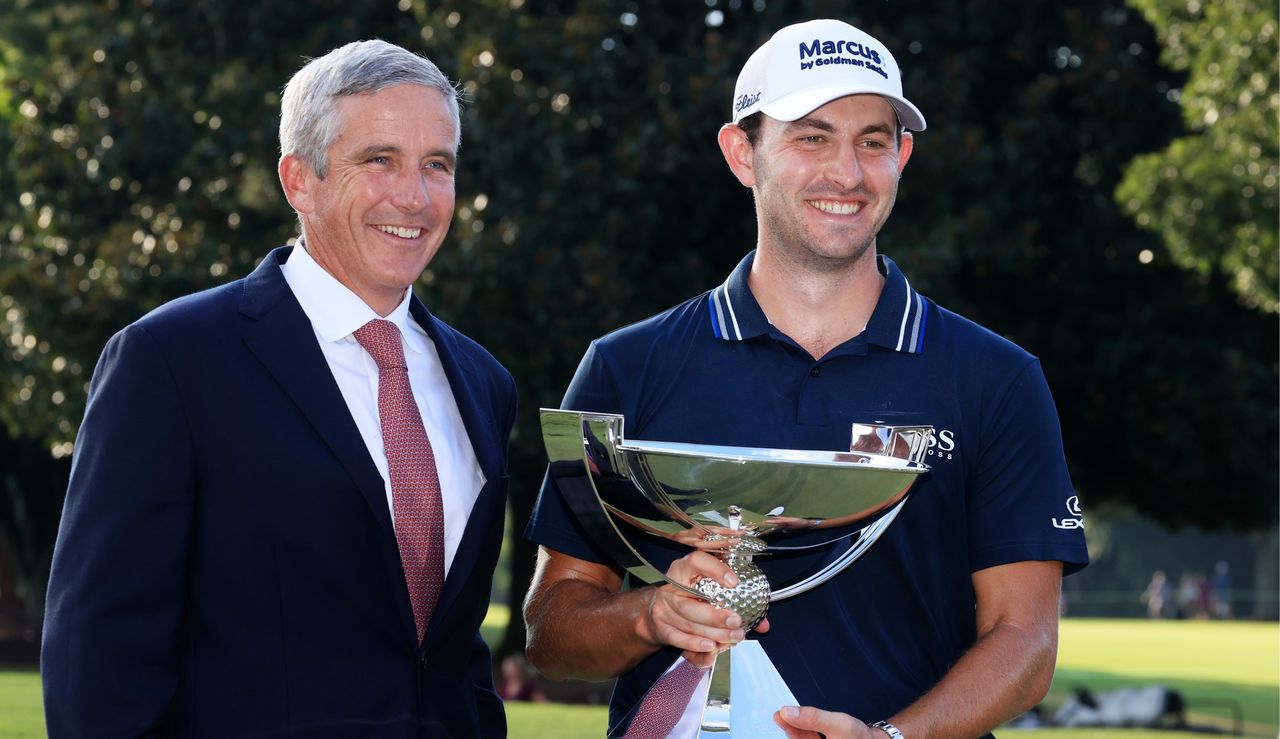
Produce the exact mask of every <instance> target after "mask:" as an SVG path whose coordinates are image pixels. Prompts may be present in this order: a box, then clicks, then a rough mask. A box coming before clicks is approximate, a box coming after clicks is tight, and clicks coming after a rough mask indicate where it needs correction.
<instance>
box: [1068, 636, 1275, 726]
mask: <svg viewBox="0 0 1280 739" xmlns="http://www.w3.org/2000/svg"><path fill="white" fill-rule="evenodd" d="M1150 684H1158V685H1166V686H1168V687H1172V688H1176V689H1177V690H1179V691H1181V692H1182V694H1183V696H1184V697H1185V698H1186V699H1187V704H1188V715H1189V718H1190V720H1191V723H1193V724H1199V725H1208V726H1218V727H1220V728H1230V727H1231V726H1232V723H1231V711H1230V709H1229V708H1226V707H1220V705H1214V704H1221V703H1222V702H1224V701H1230V702H1235V703H1238V704H1239V705H1240V707H1241V708H1242V709H1243V712H1244V717H1245V731H1246V733H1248V734H1250V735H1256V736H1276V733H1277V730H1280V625H1278V624H1275V623H1253V622H1240V621H1232V622H1220V621H1192V622H1187V621H1142V620H1131V619H1130V620H1126V619H1066V620H1064V621H1063V622H1062V627H1061V629H1060V632H1059V647H1058V669H1057V671H1056V672H1055V674H1054V679H1053V687H1052V688H1051V689H1050V695H1049V698H1048V699H1047V700H1046V703H1047V704H1049V705H1055V706H1056V705H1057V704H1058V703H1059V702H1060V701H1061V700H1062V699H1063V698H1064V697H1065V696H1066V695H1067V694H1068V693H1069V692H1070V690H1071V688H1073V687H1075V686H1087V687H1088V688H1090V689H1091V690H1095V691H1096V690H1109V689H1114V688H1119V687H1134V686H1140V685H1150ZM1166 735H1167V734H1166ZM1054 736H1057V734H1055V735H1054ZM1125 736H1129V735H1128V734H1126V735H1125Z"/></svg>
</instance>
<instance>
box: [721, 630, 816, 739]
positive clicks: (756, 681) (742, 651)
mask: <svg viewBox="0 0 1280 739" xmlns="http://www.w3.org/2000/svg"><path fill="white" fill-rule="evenodd" d="M794 705H798V704H797V703H796V698H795V696H794V695H793V694H792V693H791V689H790V688H788V687H787V684H786V683H785V682H783V680H782V675H779V674H778V669H777V668H776V667H774V666H773V662H772V661H770V660H769V655H767V654H765V651H764V647H762V646H760V642H758V641H755V640H752V639H748V640H747V641H744V642H740V643H739V644H737V645H735V646H734V647H732V648H731V649H728V650H726V651H724V652H721V653H720V654H719V655H717V656H716V662H715V666H713V667H712V669H711V688H710V689H709V690H708V691H707V700H706V707H705V708H704V709H703V712H702V726H701V728H700V730H699V731H698V738H699V739H727V738H729V737H739V738H740V739H744V738H746V737H752V738H753V739H754V738H755V737H760V738H761V739H766V738H767V739H772V738H773V737H777V738H778V739H786V732H784V731H783V730H782V728H781V727H779V726H778V725H777V724H776V723H774V721H773V714H774V713H775V712H777V710H778V709H779V708H782V707H783V706H794Z"/></svg>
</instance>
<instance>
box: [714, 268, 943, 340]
mask: <svg viewBox="0 0 1280 739" xmlns="http://www.w3.org/2000/svg"><path fill="white" fill-rule="evenodd" d="M755 256H756V253H755V251H754V250H752V251H751V252H750V253H748V254H747V255H746V256H745V257H743V258H742V261H741V262H738V266H737V267H734V269H733V272H730V273H729V278H728V279H727V280H725V281H724V282H723V283H722V284H720V285H719V286H717V287H716V288H715V289H713V290H712V291H711V292H710V293H708V295H707V310H708V314H709V316H710V321H711V330H712V332H713V333H714V334H715V337H716V338H717V339H720V340H722V341H745V340H746V339H750V338H754V337H756V336H762V335H764V334H767V333H768V332H769V319H768V317H766V316H765V314H764V311H763V310H761V308H760V304H759V303H758V302H756V298H755V296H754V295H752V294H751V288H750V287H748V285H747V277H748V276H749V275H750V274H751V265H752V263H753V262H754V261H755ZM876 267H877V268H878V269H879V270H880V274H881V275H884V278H885V282H884V288H883V289H882V290H881V291H880V299H879V300H878V301H877V302H876V308H875V311H874V312H872V314H871V320H870V321H868V322H867V329H866V332H865V333H866V338H867V341H869V342H870V343H872V344H876V345H878V346H883V347H885V348H887V349H892V350H894V351H899V352H907V353H911V354H918V353H920V352H922V351H924V329H925V317H926V315H927V313H928V311H927V306H926V305H925V300H924V297H923V296H921V295H920V294H919V293H917V292H916V291H915V290H913V289H911V285H910V284H909V283H908V282H907V278H906V277H905V276H903V274H902V272H901V271H900V270H899V269H898V265H896V264H894V263H893V260H892V259H890V258H889V257H887V256H884V255H883V254H881V255H878V256H877V258H876Z"/></svg>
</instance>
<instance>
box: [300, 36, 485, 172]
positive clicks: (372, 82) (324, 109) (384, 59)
mask: <svg viewBox="0 0 1280 739" xmlns="http://www.w3.org/2000/svg"><path fill="white" fill-rule="evenodd" d="M396 85H420V86H422V87H427V88H430V89H433V90H438V91H439V92H440V94H441V95H442V96H444V99H445V104H447V105H448V106H449V113H450V115H451V116H452V118H453V130H454V131H455V135H456V138H455V140H454V144H453V145H454V149H455V150H456V149H457V148H458V146H459V145H460V144H461V142H462V124H461V121H460V119H459V116H458V89H457V88H456V87H454V85H453V83H451V82H449V79H448V78H447V77H445V76H444V74H443V73H442V72H441V71H440V68H439V67H437V66H436V65H435V64H433V63H432V62H431V60H430V59H427V58H426V57H424V56H419V55H417V54H414V53H413V52H411V51H408V50H407V49H403V48H401V47H399V46H396V45H395V44H389V43H387V42H386V41H380V40H377V39H375V40H372V41H354V42H352V43H349V44H347V45H346V46H340V47H338V48H337V49H334V50H333V51H330V52H329V53H328V54H325V55H324V56H321V57H317V58H315V59H312V60H311V61H309V62H307V63H306V65H305V66H303V67H302V69H299V70H298V71H297V73H296V74H294V75H293V78H292V79H290V80H289V82H288V84H286V85H285V87H284V96H283V98H282V99H281V101H280V154H281V155H282V156H283V155H286V154H297V155H298V156H299V157H300V158H301V159H302V160H303V161H305V162H306V163H307V164H309V165H311V168H312V169H314V170H315V172H316V174H317V175H319V176H320V178H321V179H324V178H325V177H326V176H328V174H329V146H330V145H331V144H333V142H334V141H335V140H336V139H337V138H338V134H339V133H340V130H339V129H340V124H341V121H339V120H338V116H337V115H336V114H335V112H334V109H335V108H336V107H337V102H338V99H339V98H344V97H347V96H350V95H372V94H373V93H375V92H380V91H382V90H385V89H387V88H388V87H394V86H396Z"/></svg>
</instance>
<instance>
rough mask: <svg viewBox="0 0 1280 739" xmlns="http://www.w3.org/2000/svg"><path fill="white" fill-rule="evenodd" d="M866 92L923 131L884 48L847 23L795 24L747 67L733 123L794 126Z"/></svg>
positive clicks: (736, 90)
mask: <svg viewBox="0 0 1280 739" xmlns="http://www.w3.org/2000/svg"><path fill="white" fill-rule="evenodd" d="M867 93H869V94H872V95H879V96H881V97H883V98H884V99H885V100H887V101H888V102H889V104H890V105H892V106H893V109H894V110H895V111H897V113H898V122H899V123H901V124H902V125H904V126H906V127H907V128H909V129H911V130H912V131H923V130H924V127H925V124H924V116H923V115H921V114H920V110H919V109H918V108H916V106H914V105H912V104H911V101H909V100H907V99H906V98H905V97H903V96H902V74H901V73H900V72H899V71H898V62H897V61H895V60H894V58H893V55H892V54H890V53H889V50H888V49H887V48H886V47H885V45H884V44H882V43H880V42H879V41H877V40H876V39H875V38H874V37H872V36H871V35H870V34H867V33H863V32H862V31H859V30H858V29H856V28H854V27H853V26H851V25H849V24H848V23H845V22H843V21H837V20H831V19H822V20H813V21H807V22H805V23H796V24H795V25H791V26H787V27H786V28H784V29H782V30H781V31H778V32H777V33H775V34H773V38H771V39H769V40H768V41H766V42H765V43H764V45H763V46H761V47H760V48H759V49H756V52H755V53H754V54H752V55H751V58H750V59H748V60H747V63H746V64H745V65H743V67H742V72H741V73H739V74H738V84H737V86H736V87H735V88H734V90H733V122H734V123H737V122H738V121H740V120H742V119H743V118H746V117H747V116H749V115H751V114H752V113H764V114H765V115H767V116H769V117H770V118H773V119H776V120H779V121H794V120H796V119H798V118H802V117H804V116H806V115H808V114H809V113H811V112H812V111H814V110H816V109H817V108H820V107H822V106H823V105H826V104H827V103H829V102H831V101H832V100H835V99H836V98H842V97H844V96H845V95H858V94H867Z"/></svg>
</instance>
